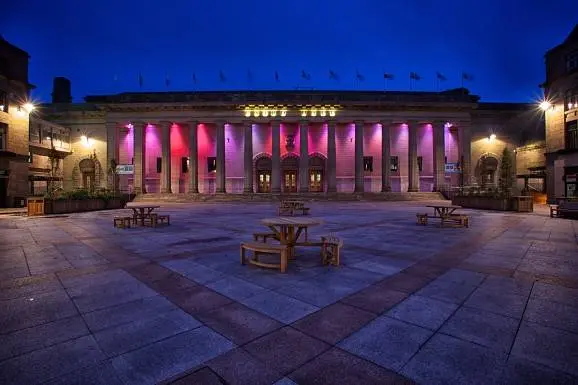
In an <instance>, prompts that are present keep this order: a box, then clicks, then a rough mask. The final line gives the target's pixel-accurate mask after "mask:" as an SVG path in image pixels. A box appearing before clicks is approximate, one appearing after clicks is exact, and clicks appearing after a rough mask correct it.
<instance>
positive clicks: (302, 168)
mask: <svg viewBox="0 0 578 385" xmlns="http://www.w3.org/2000/svg"><path fill="white" fill-rule="evenodd" d="M307 124H308V123H307V122H306V121H301V122H299V192H301V193H305V192H309V141H308V135H307Z"/></svg>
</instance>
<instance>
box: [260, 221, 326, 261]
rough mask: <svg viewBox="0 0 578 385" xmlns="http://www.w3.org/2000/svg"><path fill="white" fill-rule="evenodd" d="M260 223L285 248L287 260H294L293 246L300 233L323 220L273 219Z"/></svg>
mask: <svg viewBox="0 0 578 385" xmlns="http://www.w3.org/2000/svg"><path fill="white" fill-rule="evenodd" d="M261 222H262V223H263V224H264V225H265V226H268V227H269V228H270V229H271V230H272V231H273V232H274V233H275V234H276V235H277V237H278V238H279V242H280V243H281V244H282V245H286V246H287V248H288V253H289V258H294V255H295V245H296V244H297V240H298V239H299V237H300V236H301V232H302V231H303V230H305V231H307V228H309V227H310V226H316V225H320V224H322V223H323V220H322V219H319V218H304V217H274V218H265V219H262V220H261Z"/></svg>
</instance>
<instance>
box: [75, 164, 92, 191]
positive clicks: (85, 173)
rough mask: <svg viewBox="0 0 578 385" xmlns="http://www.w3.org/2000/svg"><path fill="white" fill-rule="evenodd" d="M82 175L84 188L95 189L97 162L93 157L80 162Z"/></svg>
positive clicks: (79, 166)
mask: <svg viewBox="0 0 578 385" xmlns="http://www.w3.org/2000/svg"><path fill="white" fill-rule="evenodd" d="M78 168H79V169H80V174H81V176H82V179H81V180H82V188H84V189H86V190H89V191H94V187H95V179H96V164H95V162H94V160H92V159H83V160H81V161H80V162H79V163H78Z"/></svg>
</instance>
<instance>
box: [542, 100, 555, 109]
mask: <svg viewBox="0 0 578 385" xmlns="http://www.w3.org/2000/svg"><path fill="white" fill-rule="evenodd" d="M550 108H552V103H550V102H549V101H547V100H544V101H542V102H541V103H540V109H541V110H542V111H547V110H549V109H550Z"/></svg>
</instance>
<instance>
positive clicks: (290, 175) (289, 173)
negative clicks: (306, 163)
mask: <svg viewBox="0 0 578 385" xmlns="http://www.w3.org/2000/svg"><path fill="white" fill-rule="evenodd" d="M281 172H282V174H283V175H282V178H283V179H282V181H283V192H285V193H294V192H297V175H299V157H298V156H297V154H295V153H287V154H285V155H284V156H283V157H282V159H281Z"/></svg>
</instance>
